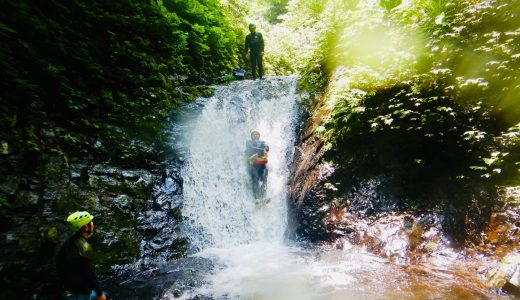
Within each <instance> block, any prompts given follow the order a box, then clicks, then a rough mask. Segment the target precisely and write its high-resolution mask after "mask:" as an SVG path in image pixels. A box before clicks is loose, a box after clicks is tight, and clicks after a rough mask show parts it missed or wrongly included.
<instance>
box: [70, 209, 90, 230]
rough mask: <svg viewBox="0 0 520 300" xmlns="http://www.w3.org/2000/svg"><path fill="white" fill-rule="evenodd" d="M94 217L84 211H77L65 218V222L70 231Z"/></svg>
mask: <svg viewBox="0 0 520 300" xmlns="http://www.w3.org/2000/svg"><path fill="white" fill-rule="evenodd" d="M93 219H94V217H93V216H92V215H91V214H89V213H88V212H86V211H77V212H75V213H72V214H71V215H70V216H69V217H68V218H67V223H68V225H69V228H70V230H72V232H76V231H78V230H80V229H81V228H82V227H83V226H85V225H87V224H88V223H90V221H92V220H93Z"/></svg>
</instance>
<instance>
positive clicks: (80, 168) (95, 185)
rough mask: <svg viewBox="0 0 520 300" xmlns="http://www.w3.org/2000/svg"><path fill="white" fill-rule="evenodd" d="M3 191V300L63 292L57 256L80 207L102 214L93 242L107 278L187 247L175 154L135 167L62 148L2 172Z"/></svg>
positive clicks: (0, 232)
mask: <svg viewBox="0 0 520 300" xmlns="http://www.w3.org/2000/svg"><path fill="white" fill-rule="evenodd" d="M153 151H154V150H153V149H150V152H153ZM0 196H2V197H3V198H4V199H6V201H7V203H8V205H9V206H10V207H9V208H8V209H7V210H5V211H4V213H3V214H2V215H1V218H0V219H1V220H0V225H1V229H0V237H1V238H0V249H1V250H0V253H1V255H0V285H1V286H2V287H3V288H2V289H0V298H1V299H8V298H12V299H28V298H31V297H32V298H33V299H55V298H56V296H57V292H58V289H59V285H58V282H57V278H56V274H55V267H54V266H55V260H54V257H55V255H56V253H57V251H58V249H59V246H60V245H61V244H62V243H63V241H64V240H65V239H66V238H67V237H68V236H69V235H70V232H69V231H68V230H67V227H66V226H65V225H64V224H63V220H64V219H66V217H67V216H68V215H69V213H72V212H74V211H76V210H86V211H89V212H90V213H92V214H93V215H94V222H95V233H94V235H93V236H92V237H91V242H92V245H93V247H94V249H95V251H96V256H95V262H96V267H97V272H98V274H99V276H100V278H101V279H102V281H104V279H108V278H113V277H114V276H117V273H118V272H122V270H123V269H125V268H127V267H128V266H130V265H139V266H141V268H144V269H146V268H148V266H149V265H150V264H152V262H156V261H167V260H171V259H174V258H179V257H181V256H182V255H183V253H184V247H185V244H186V242H185V239H184V238H182V237H181V235H180V229H179V224H180V208H179V207H180V204H181V203H182V199H181V198H182V179H181V177H180V161H178V160H176V159H175V158H171V159H169V160H165V162H158V161H147V162H143V163H142V168H131V169H128V168H124V167H121V166H116V165H113V164H109V163H99V162H94V161H88V160H83V161H78V160H75V159H73V158H71V157H69V156H68V155H66V154H65V153H63V152H60V151H58V150H56V152H55V153H50V154H48V155H45V156H43V157H42V160H41V161H40V162H39V163H38V164H35V165H34V169H33V171H32V172H27V174H19V175H12V176H5V177H3V178H0Z"/></svg>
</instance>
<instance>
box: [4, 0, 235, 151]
mask: <svg viewBox="0 0 520 300" xmlns="http://www.w3.org/2000/svg"><path fill="white" fill-rule="evenodd" d="M232 20H233V19H232V17H231V12H230V11H229V9H223V7H222V6H221V5H220V1H217V0H190V1H184V0H183V1H177V0H165V1H161V0H157V1H156V0H153V1H144V2H143V1H82V0H74V1H66V2H63V1H46V2H32V1H11V2H7V3H5V5H4V6H3V9H2V11H1V12H0V43H1V44H2V47H1V49H0V79H1V83H0V89H1V90H2V91H1V92H0V103H1V104H2V105H1V107H2V108H1V109H0V127H1V128H2V129H1V131H2V136H3V137H4V138H5V139H6V140H7V141H9V142H10V144H12V145H13V146H14V148H15V149H17V150H16V151H17V152H21V153H22V154H23V153H25V152H28V151H29V152H35V151H36V152H38V151H42V150H44V151H46V150H48V149H49V148H53V147H56V145H61V147H64V148H66V149H67V150H68V151H73V152H75V153H76V154H78V153H79V152H77V151H79V150H81V149H89V148H90V149H91V150H95V152H97V153H109V154H111V155H114V156H118V155H119V153H123V152H124V151H123V149H124V148H125V147H127V145H129V143H130V142H131V141H132V139H133V138H135V137H136V136H139V135H142V134H140V131H141V129H143V130H144V131H145V132H147V133H149V134H152V135H153V136H156V135H157V133H158V132H159V131H160V129H161V126H162V124H163V120H164V119H165V117H166V116H167V114H168V112H169V111H170V110H171V108H172V107H173V106H174V105H175V104H176V103H178V102H179V101H183V100H184V98H185V94H183V93H182V92H180V90H179V87H181V86H189V85H193V84H200V83H211V82H214V81H216V80H217V79H218V78H219V77H220V76H221V75H222V74H223V73H225V72H228V71H229V70H230V69H231V68H232V67H234V66H236V62H237V57H238V56H237V55H236V53H237V51H238V49H239V47H238V45H239V44H241V39H240V40H239V39H237V32H241V29H240V28H238V27H237V26H236V24H235V23H234V22H232ZM54 126H58V128H60V129H59V133H58V134H53V135H50V136H49V135H48V134H45V133H44V132H46V131H47V132H48V131H53V128H54ZM129 128H131V129H132V131H127V129H129ZM150 128H153V130H150ZM99 142H101V144H102V145H104V147H103V148H100V147H95V146H94V144H96V143H99ZM53 144H54V145H53Z"/></svg>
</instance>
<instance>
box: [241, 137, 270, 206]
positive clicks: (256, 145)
mask: <svg viewBox="0 0 520 300" xmlns="http://www.w3.org/2000/svg"><path fill="white" fill-rule="evenodd" d="M268 152H269V146H268V145H267V143H266V142H264V141H261V140H260V132H258V131H256V130H254V131H252V132H251V140H249V141H247V142H246V156H247V161H248V168H249V174H250V175H251V180H252V181H253V194H254V196H255V199H257V200H258V199H262V198H264V197H265V191H266V187H267V186H266V183H267V173H268V171H267V153H268Z"/></svg>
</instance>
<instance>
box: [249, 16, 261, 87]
mask: <svg viewBox="0 0 520 300" xmlns="http://www.w3.org/2000/svg"><path fill="white" fill-rule="evenodd" d="M249 31H250V33H249V34H248V35H247V36H246V42H245V50H246V52H245V56H246V58H247V55H248V52H249V53H250V54H249V59H250V60H251V74H252V75H253V80H255V79H256V68H257V67H258V77H259V78H260V79H262V78H263V76H264V66H263V62H262V60H263V57H264V38H263V36H262V34H261V33H260V32H256V25H255V24H249Z"/></svg>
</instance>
